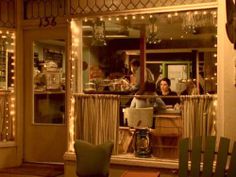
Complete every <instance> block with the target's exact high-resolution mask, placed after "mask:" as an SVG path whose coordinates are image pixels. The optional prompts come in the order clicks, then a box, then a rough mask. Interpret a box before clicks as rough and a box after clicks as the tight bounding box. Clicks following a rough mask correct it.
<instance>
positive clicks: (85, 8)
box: [70, 0, 216, 15]
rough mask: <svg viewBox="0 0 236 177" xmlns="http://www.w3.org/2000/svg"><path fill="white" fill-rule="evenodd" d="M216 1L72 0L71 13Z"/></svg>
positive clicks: (214, 0) (213, 0)
mask: <svg viewBox="0 0 236 177" xmlns="http://www.w3.org/2000/svg"><path fill="white" fill-rule="evenodd" d="M209 2H216V0H191V1H190V0H174V1H170V0H162V1H160V0H150V1H146V0H114V1H105V0H96V1H90V0H72V1H71V4H70V14H71V15H81V14H94V13H104V12H114V11H124V10H135V9H136V10H137V9H142V10H143V9H145V8H153V7H155V8H159V7H163V8H165V7H170V6H183V5H189V4H191V5H193V4H199V3H209Z"/></svg>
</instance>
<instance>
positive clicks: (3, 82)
mask: <svg viewBox="0 0 236 177" xmlns="http://www.w3.org/2000/svg"><path fill="white" fill-rule="evenodd" d="M15 60H16V58H15V32H14V31H12V30H6V29H1V30H0V110H1V111H0V112H1V113H0V114H1V115H0V127H1V130H0V141H12V140H14V139H15V133H16V132H15V126H16V125H15V78H16V75H15Z"/></svg>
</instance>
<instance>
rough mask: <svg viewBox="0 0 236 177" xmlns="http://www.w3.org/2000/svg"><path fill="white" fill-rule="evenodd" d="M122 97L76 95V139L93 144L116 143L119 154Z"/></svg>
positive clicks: (115, 150) (115, 147) (115, 148)
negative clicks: (109, 141)
mask: <svg viewBox="0 0 236 177" xmlns="http://www.w3.org/2000/svg"><path fill="white" fill-rule="evenodd" d="M119 108H120V96H118V95H100V94H78V95H75V122H76V123H75V132H76V138H78V139H83V140H85V141H88V142H90V143H93V144H101V143H104V142H106V141H108V140H111V141H113V142H114V151H113V153H115V154H116V153H117V143H118V128H119Z"/></svg>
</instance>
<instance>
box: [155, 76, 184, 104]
mask: <svg viewBox="0 0 236 177" xmlns="http://www.w3.org/2000/svg"><path fill="white" fill-rule="evenodd" d="M170 85H171V82H170V79H168V78H163V79H161V80H160V85H159V87H160V88H159V89H160V91H157V94H158V95H160V96H177V93H176V92H173V91H172V90H171V89H170ZM162 99H163V101H164V103H165V104H166V105H168V106H172V107H175V105H178V104H180V99H179V98H177V97H176V98H174V97H173V98H170V97H169V98H168V97H166V98H162Z"/></svg>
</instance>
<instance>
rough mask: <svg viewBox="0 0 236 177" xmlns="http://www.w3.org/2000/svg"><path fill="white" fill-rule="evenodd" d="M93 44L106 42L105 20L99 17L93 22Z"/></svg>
mask: <svg viewBox="0 0 236 177" xmlns="http://www.w3.org/2000/svg"><path fill="white" fill-rule="evenodd" d="M92 45H95V46H104V45H107V43H106V36H105V21H104V20H103V19H99V18H97V19H96V20H95V22H94V24H93V42H92Z"/></svg>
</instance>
